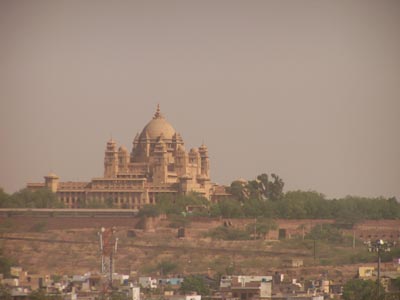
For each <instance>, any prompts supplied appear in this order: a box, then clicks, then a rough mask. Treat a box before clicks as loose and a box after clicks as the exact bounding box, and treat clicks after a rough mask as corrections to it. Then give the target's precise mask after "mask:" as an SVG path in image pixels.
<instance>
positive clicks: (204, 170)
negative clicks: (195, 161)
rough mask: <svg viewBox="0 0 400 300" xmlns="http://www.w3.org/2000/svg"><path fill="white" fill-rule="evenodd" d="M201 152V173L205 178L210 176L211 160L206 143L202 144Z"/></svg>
mask: <svg viewBox="0 0 400 300" xmlns="http://www.w3.org/2000/svg"><path fill="white" fill-rule="evenodd" d="M199 153H200V164H201V168H200V174H201V176H203V177H205V178H210V160H209V158H208V149H207V147H206V146H205V145H204V144H203V145H201V146H200V148H199Z"/></svg>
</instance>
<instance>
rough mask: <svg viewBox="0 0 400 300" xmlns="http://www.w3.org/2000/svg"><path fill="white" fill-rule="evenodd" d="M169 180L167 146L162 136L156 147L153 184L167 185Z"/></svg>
mask: <svg viewBox="0 0 400 300" xmlns="http://www.w3.org/2000/svg"><path fill="white" fill-rule="evenodd" d="M167 180H168V158H167V146H166V145H165V143H164V142H163V140H162V135H161V136H160V139H159V141H158V142H157V144H156V145H155V147H154V167H153V182H154V183H155V184H160V183H167Z"/></svg>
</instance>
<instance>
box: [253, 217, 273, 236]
mask: <svg viewBox="0 0 400 300" xmlns="http://www.w3.org/2000/svg"><path fill="white" fill-rule="evenodd" d="M277 228H278V225H277V224H276V223H275V221H274V220H271V219H265V218H259V219H256V220H255V222H254V223H253V224H252V223H250V224H248V225H247V227H246V230H247V232H248V233H249V234H250V235H253V236H254V234H256V236H255V238H257V239H259V238H263V237H265V235H267V234H268V232H269V231H270V230H274V229H277Z"/></svg>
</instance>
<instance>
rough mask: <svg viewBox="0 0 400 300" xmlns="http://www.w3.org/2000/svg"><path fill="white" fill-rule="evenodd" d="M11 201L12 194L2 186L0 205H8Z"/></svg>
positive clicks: (0, 189)
mask: <svg viewBox="0 0 400 300" xmlns="http://www.w3.org/2000/svg"><path fill="white" fill-rule="evenodd" d="M9 201H10V195H9V194H7V193H6V192H4V190H3V189H2V188H0V207H8V206H9V205H10V204H9Z"/></svg>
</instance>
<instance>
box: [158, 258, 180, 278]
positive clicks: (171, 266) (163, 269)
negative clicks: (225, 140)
mask: <svg viewBox="0 0 400 300" xmlns="http://www.w3.org/2000/svg"><path fill="white" fill-rule="evenodd" d="M177 268H178V264H176V263H174V262H172V261H168V260H164V261H162V262H160V263H158V265H157V269H158V270H160V274H162V275H168V274H170V273H172V272H174V271H175V270H176V269H177Z"/></svg>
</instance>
